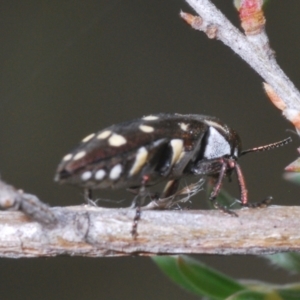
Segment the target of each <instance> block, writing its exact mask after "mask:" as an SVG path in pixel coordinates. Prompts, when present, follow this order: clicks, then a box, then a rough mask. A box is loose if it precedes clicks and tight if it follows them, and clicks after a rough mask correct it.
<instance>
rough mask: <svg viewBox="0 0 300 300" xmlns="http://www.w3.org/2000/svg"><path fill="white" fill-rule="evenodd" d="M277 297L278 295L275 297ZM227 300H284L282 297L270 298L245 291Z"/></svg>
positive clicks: (258, 293)
mask: <svg viewBox="0 0 300 300" xmlns="http://www.w3.org/2000/svg"><path fill="white" fill-rule="evenodd" d="M275 296H277V295H275ZM225 300H282V299H281V298H280V297H279V298H278V297H273V298H270V297H269V296H268V295H266V294H264V293H260V292H256V291H249V290H244V291H240V292H238V293H236V294H234V295H231V296H229V297H228V298H226V299H225Z"/></svg>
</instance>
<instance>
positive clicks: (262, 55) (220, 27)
mask: <svg viewBox="0 0 300 300" xmlns="http://www.w3.org/2000/svg"><path fill="white" fill-rule="evenodd" d="M186 2H187V3H188V4H189V5H190V6H191V7H192V8H193V9H194V10H195V11H196V12H197V14H198V15H199V17H193V16H191V15H190V14H186V13H181V16H182V17H183V18H184V19H185V20H186V21H187V22H188V23H189V24H191V26H192V27H193V28H195V29H197V30H201V31H203V32H205V33H206V34H207V35H208V37H210V38H216V39H218V40H220V41H222V42H223V43H224V44H225V45H227V46H228V47H230V48H231V49H232V50H233V51H234V52H235V53H237V54H238V55H239V56H240V57H241V58H243V59H244V60H245V61H246V62H247V63H248V64H249V65H250V66H251V67H252V68H253V69H254V70H255V71H256V72H257V73H258V74H259V75H260V76H261V77H262V78H263V79H264V80H265V81H266V82H267V83H268V84H269V85H270V87H272V89H273V90H274V92H275V93H276V94H277V95H278V97H279V98H280V99H282V101H283V102H284V103H285V109H284V110H283V114H284V115H285V117H286V118H287V119H288V120H290V121H292V122H293V124H294V125H295V118H296V116H297V118H298V116H299V112H300V93H299V91H298V90H297V89H296V87H295V86H294V84H293V83H292V82H291V81H290V79H289V78H288V77H287V76H286V74H285V73H284V72H283V71H282V69H281V68H280V67H279V65H278V64H277V62H276V60H275V57H274V54H273V51H272V49H271V48H270V46H269V43H268V37H267V35H266V33H265V31H264V28H262V30H261V31H259V32H257V33H256V34H252V35H245V34H243V33H242V32H241V31H240V30H238V29H237V28H236V27H235V26H233V25H232V24H231V23H230V21H229V20H228V19H227V18H226V17H225V16H224V15H223V14H222V13H221V12H220V11H219V10H218V9H217V8H216V7H215V6H214V5H213V4H212V3H211V2H210V1H209V0H186ZM212 33H213V34H212ZM299 118H300V116H299ZM293 120H294V121H293Z"/></svg>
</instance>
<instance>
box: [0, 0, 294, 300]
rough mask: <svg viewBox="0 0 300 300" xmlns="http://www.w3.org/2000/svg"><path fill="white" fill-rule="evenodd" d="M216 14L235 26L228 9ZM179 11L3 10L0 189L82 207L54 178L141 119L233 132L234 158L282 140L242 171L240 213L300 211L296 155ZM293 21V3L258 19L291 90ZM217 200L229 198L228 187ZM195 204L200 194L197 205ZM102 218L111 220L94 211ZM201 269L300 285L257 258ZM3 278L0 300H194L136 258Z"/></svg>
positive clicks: (253, 88) (245, 84)
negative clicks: (209, 118) (199, 118)
mask: <svg viewBox="0 0 300 300" xmlns="http://www.w3.org/2000/svg"><path fill="white" fill-rule="evenodd" d="M214 2H215V3H216V4H217V5H218V7H219V8H220V9H221V10H222V11H223V12H224V13H225V14H226V15H227V16H228V17H229V18H230V20H231V21H232V22H234V23H235V24H236V25H237V26H238V24H239V22H238V18H237V14H236V11H235V9H234V8H233V5H232V1H224V0H219V1H214ZM180 10H185V11H190V12H192V11H191V10H190V8H189V7H188V6H187V5H186V4H185V2H184V1H183V0H172V1H170V0H169V1H158V0H152V1H150V2H144V1H137V0H130V1H125V0H123V1H122V0H112V1H108V0H85V1H36V0H33V1H19V2H17V1H2V2H1V8H0V20H1V26H0V32H1V47H0V55H1V69H0V74H1V80H0V85H1V88H0V105H1V106H0V127H1V131H0V132H1V133H0V138H1V140H0V141H1V147H0V172H1V177H2V178H3V179H4V180H6V181H7V182H9V183H11V184H13V185H14V186H16V187H17V188H22V189H24V190H25V191H27V192H29V193H34V194H36V195H37V196H38V197H40V199H42V200H43V201H45V202H47V203H49V204H50V205H51V206H58V205H59V206H66V205H79V204H81V203H82V201H83V199H82V193H81V191H80V190H78V189H76V188H73V187H68V186H58V185H57V184H55V183H54V182H53V175H54V171H55V169H56V166H57V164H58V162H59V160H60V159H61V157H62V156H63V155H64V154H66V153H68V151H69V150H70V149H72V147H74V146H75V145H76V144H77V143H78V142H79V141H80V140H81V139H82V138H83V137H85V136H86V135H87V134H89V133H91V132H94V131H97V130H100V129H102V128H104V127H106V126H109V125H111V124H113V123H119V122H122V121H126V120H130V119H132V118H136V117H140V116H142V115H147V114H150V113H156V112H178V113H200V114H208V115H213V116H218V117H220V118H221V119H222V120H223V121H224V122H226V123H228V124H229V125H230V126H232V127H233V128H235V129H236V130H237V131H238V132H239V134H240V135H241V137H242V140H243V144H244V148H249V147H253V146H258V145H263V144H266V143H270V142H274V141H277V140H280V139H283V138H285V137H287V136H288V135H292V136H293V137H294V143H293V144H292V145H289V146H287V147H283V148H281V149H278V150H274V151H270V152H267V153H261V154H249V155H248V156H247V157H245V158H243V159H241V161H240V162H241V165H242V168H243V171H244V174H245V177H246V181H247V185H248V189H249V196H250V200H252V201H259V200H261V199H262V198H264V197H265V196H267V195H272V196H273V197H274V202H273V204H276V205H298V204H299V197H298V193H299V189H298V187H297V186H294V185H292V184H291V183H288V182H286V181H284V180H283V179H282V170H283V168H284V167H285V166H286V165H287V164H288V163H290V162H291V161H292V160H294V159H295V158H296V155H297V153H296V147H298V138H297V137H296V136H295V135H293V134H292V133H290V132H287V130H288V129H292V126H291V125H290V124H289V123H288V122H287V121H286V120H285V119H284V118H283V117H282V116H281V114H280V112H279V111H278V110H277V109H276V108H274V107H273V106H272V105H271V104H270V102H269V100H268V99H267V97H266V96H265V94H264V92H263V90H262V80H261V78H260V77H259V76H258V75H257V74H256V73H255V72H254V71H253V70H251V69H250V67H249V66H248V65H246V63H244V62H243V61H242V60H241V59H240V58H239V57H238V56H237V55H236V54H234V53H233V52H232V51H231V50H230V49H228V48H226V47H225V46H224V45H223V44H222V43H220V42H218V41H215V40H209V39H208V38H207V37H206V36H205V35H204V34H203V33H200V32H196V31H194V30H192V29H191V28H190V27H189V26H187V25H186V24H185V23H184V22H183V21H182V20H181V19H180V18H179V12H180ZM299 13H300V2H299V1H271V2H270V3H269V5H268V6H267V10H266V15H267V32H268V34H269V37H270V41H271V45H272V47H273V49H274V50H275V51H276V56H277V59H278V62H279V64H280V65H281V66H282V68H283V69H284V71H285V72H286V73H287V75H288V76H289V77H290V78H291V79H292V80H293V81H294V83H295V84H296V86H298V87H299V86H300V82H299V81H300V69H299V67H298V66H299V64H300V56H299V51H300V40H299V38H298V37H299V36H300V26H299V25H300V23H299ZM226 187H228V188H229V190H232V192H233V193H235V195H236V196H237V195H238V189H237V184H236V181H235V180H233V183H232V184H231V185H226ZM99 196H100V197H101V198H106V199H115V200H120V199H124V196H125V197H126V199H127V201H129V202H128V203H130V197H131V196H130V195H129V194H127V193H125V192H124V191H101V192H100V193H99ZM204 199H205V192H201V193H200V194H198V195H197V197H196V198H195V199H194V200H193V203H195V202H196V203H197V202H201V203H205V200H204ZM198 200H199V201H198ZM128 203H127V204H128ZM110 204H111V205H113V206H114V207H117V206H120V204H117V205H116V204H113V203H103V206H107V205H110ZM100 205H102V203H100ZM122 205H123V204H122ZM204 206H205V204H204ZM258 222H259V220H258ZM197 258H199V259H201V260H202V261H204V262H207V263H209V264H210V265H212V266H214V267H216V268H218V269H219V270H221V271H223V272H225V273H227V274H229V275H231V276H234V277H236V278H253V279H259V280H265V281H270V282H275V283H276V282H278V283H279V282H280V283H283V282H292V281H296V280H299V278H297V277H295V276H291V275H289V274H287V273H285V272H281V271H280V270H274V269H273V268H272V267H270V266H269V265H268V263H267V262H265V261H264V260H263V259H262V258H258V257H254V256H247V257H246V256H230V257H228V256H200V255H199V256H197ZM0 270H1V273H0V274H1V277H0V291H1V299H41V298H43V299H83V298H85V299H154V298H155V299H171V298H173V299H196V297H194V296H192V295H188V294H186V293H185V292H184V291H182V290H180V289H179V288H178V287H176V286H175V285H173V284H172V283H171V282H169V280H168V279H166V278H165V277H164V276H163V275H162V274H161V273H160V272H159V271H158V269H157V268H156V266H155V265H154V264H153V263H152V261H151V260H150V258H146V257H127V258H126V257H125V258H74V257H59V258H47V259H46V258H40V259H18V260H11V259H1V260H0Z"/></svg>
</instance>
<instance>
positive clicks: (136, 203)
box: [131, 175, 149, 239]
mask: <svg viewBox="0 0 300 300" xmlns="http://www.w3.org/2000/svg"><path fill="white" fill-rule="evenodd" d="M147 181H149V176H147V175H144V176H143V180H142V183H141V187H140V188H139V191H138V194H137V195H136V196H135V197H134V199H133V204H132V206H133V207H135V216H134V218H133V224H132V229H131V235H132V237H133V238H134V239H136V238H137V236H138V232H137V227H138V222H139V220H140V219H141V213H142V212H141V206H142V205H143V203H144V200H145V198H146V196H147V191H146V183H147Z"/></svg>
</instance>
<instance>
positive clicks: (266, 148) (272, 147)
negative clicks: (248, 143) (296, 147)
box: [240, 137, 292, 156]
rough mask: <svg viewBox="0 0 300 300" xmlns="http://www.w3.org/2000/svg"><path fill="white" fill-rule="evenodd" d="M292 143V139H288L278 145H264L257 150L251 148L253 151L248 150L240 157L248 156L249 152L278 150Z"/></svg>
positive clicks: (277, 143)
mask: <svg viewBox="0 0 300 300" xmlns="http://www.w3.org/2000/svg"><path fill="white" fill-rule="evenodd" d="M291 141H292V138H291V137H288V138H286V139H284V140H282V141H279V142H276V143H272V144H268V145H264V146H260V147H255V148H251V149H247V150H244V151H242V152H241V154H240V156H242V155H244V154H247V153H249V152H260V151H267V150H271V149H274V148H278V147H281V146H284V145H286V144H288V143H290V142H291Z"/></svg>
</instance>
